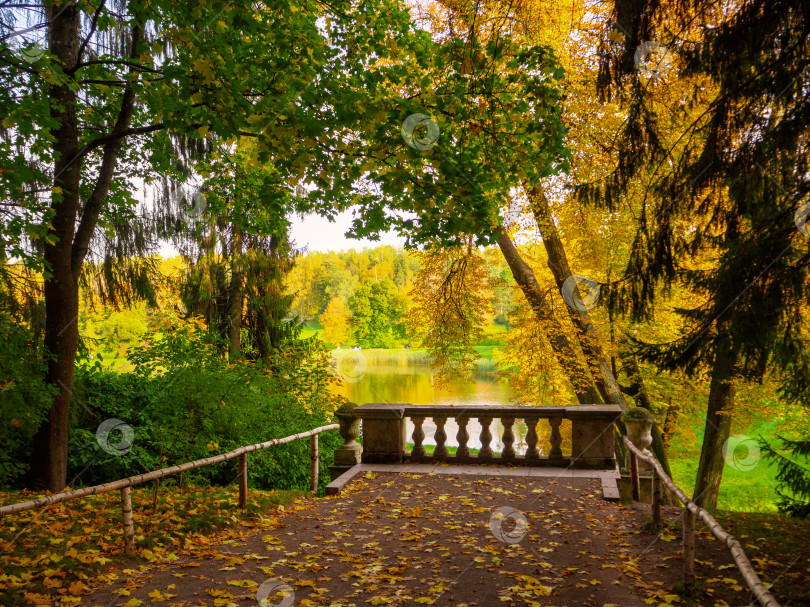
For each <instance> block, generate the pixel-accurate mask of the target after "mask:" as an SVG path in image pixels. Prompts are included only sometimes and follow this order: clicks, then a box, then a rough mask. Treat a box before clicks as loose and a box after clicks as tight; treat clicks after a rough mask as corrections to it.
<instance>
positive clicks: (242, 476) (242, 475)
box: [238, 453, 248, 510]
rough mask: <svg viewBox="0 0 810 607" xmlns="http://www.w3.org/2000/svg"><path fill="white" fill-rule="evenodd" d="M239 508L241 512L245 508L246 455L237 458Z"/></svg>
mask: <svg viewBox="0 0 810 607" xmlns="http://www.w3.org/2000/svg"><path fill="white" fill-rule="evenodd" d="M238 479H239V507H240V508H241V509H242V510H245V509H246V508H247V498H248V486H247V453H242V454H241V455H240V456H239V473H238Z"/></svg>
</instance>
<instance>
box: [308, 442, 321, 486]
mask: <svg viewBox="0 0 810 607" xmlns="http://www.w3.org/2000/svg"><path fill="white" fill-rule="evenodd" d="M309 447H310V449H309V458H310V461H311V463H312V473H311V475H310V488H311V489H312V493H313V494H315V495H317V493H318V467H319V464H318V435H317V434H313V435H312V436H311V437H310V438H309Z"/></svg>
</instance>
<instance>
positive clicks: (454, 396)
mask: <svg viewBox="0 0 810 607" xmlns="http://www.w3.org/2000/svg"><path fill="white" fill-rule="evenodd" d="M495 379H496V377H495V375H491V374H478V375H476V376H475V378H474V381H473V382H461V381H456V382H452V383H450V384H447V385H444V386H442V387H441V388H439V387H437V386H436V385H435V383H434V381H433V374H432V373H431V371H430V367H428V366H426V365H403V364H399V365H391V364H375V363H369V364H368V367H367V369H366V371H365V374H364V375H363V377H362V379H360V381H357V382H355V383H347V382H344V383H343V385H341V386H339V387H336V388H335V391H336V392H337V393H338V394H341V395H343V396H345V397H346V398H348V399H349V400H350V401H352V402H354V403H357V404H358V405H362V404H365V403H408V404H413V405H452V406H455V407H462V408H463V406H464V405H490V406H499V405H509V404H512V403H511V402H510V399H511V398H512V395H513V393H512V390H511V389H510V388H509V386H508V385H507V384H506V383H503V382H496V381H495ZM542 426H543V424H542V423H541V424H539V427H538V434H540V436H541V437H542V436H543V429H542ZM444 428H445V433H446V434H447V440H446V441H445V444H446V445H447V446H448V447H457V446H458V442H457V440H456V433H457V432H458V425H457V424H456V422H455V420H453V419H448V420H447V422H446V423H445V426H444ZM512 428H513V431H514V435H515V444H514V448H515V451H516V452H517V453H518V454H524V453H525V452H526V432H527V427H526V423H525V422H523V421H518V422H516V423H515V424H514V426H512ZM490 429H491V432H492V441H491V443H490V447H491V448H492V450H493V451H496V452H499V451H501V449H503V441H502V438H503V425H502V424H501V422H500V420H494V421H493V423H492V425H491V426H490ZM422 430H423V431H424V433H425V440H424V441H423V444H425V445H435V444H436V440H435V436H434V435H435V433H436V425H435V424H434V423H433V420H432V419H430V418H428V419H426V420H425V422H424V423H423V424H422ZM467 433H468V434H469V435H470V439H469V440H468V441H467V445H468V446H469V447H470V448H471V449H480V448H481V441H480V439H479V437H480V434H481V425H480V424H479V423H478V420H476V419H471V420H470V421H469V422H468V423H467ZM406 436H407V437H408V442H413V438H412V436H413V423H412V422H411V421H410V420H407V421H406ZM540 445H541V454H542V450H543V449H542V445H543V442H542V441H541V442H540Z"/></svg>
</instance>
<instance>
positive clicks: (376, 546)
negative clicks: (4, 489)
mask: <svg viewBox="0 0 810 607" xmlns="http://www.w3.org/2000/svg"><path fill="white" fill-rule="evenodd" d="M503 507H509V508H513V509H515V510H517V511H519V512H521V513H524V515H525V517H526V520H527V523H528V524H527V526H526V528H525V530H524V529H523V527H522V525H521V523H520V521H519V520H518V521H517V522H516V520H515V517H517V518H518V519H519V518H520V515H519V514H517V513H516V514H514V515H513V516H511V517H510V516H507V517H506V518H505V519H503V520H501V519H500V518H499V515H498V514H495V513H496V511H499V509H501V508H503ZM647 510H648V507H647V506H644V505H640V506H638V508H634V507H628V506H620V505H616V504H612V503H609V502H606V501H604V500H603V499H602V496H601V485H600V482H599V481H598V480H594V479H581V478H565V479H563V478H560V479H557V480H553V479H549V478H533V477H532V478H530V477H523V478H520V477H510V476H469V475H436V474H407V473H399V474H395V473H374V472H369V473H367V474H365V475H363V476H358V477H356V478H355V480H353V481H352V483H351V484H350V485H349V486H348V488H347V491H346V492H344V493H343V494H341V495H339V496H334V497H330V498H325V499H319V500H303V501H302V503H300V504H298V505H297V506H296V507H294V508H289V509H288V510H286V511H285V512H283V513H281V514H280V515H279V516H278V517H275V518H270V519H268V520H267V521H266V523H267V525H266V526H265V528H261V529H256V530H253V531H252V532H251V533H248V534H246V535H245V537H244V538H243V539H242V540H238V541H237V540H234V541H232V542H226V543H223V544H219V545H212V546H211V547H210V548H209V549H208V550H204V551H202V552H200V551H199V550H198V551H197V552H196V553H195V554H192V555H183V556H181V558H180V560H178V561H177V562H174V563H171V564H153V565H151V566H142V567H140V568H136V569H133V570H130V571H129V573H130V575H129V576H123V575H122V576H120V577H119V578H118V579H116V580H113V579H110V580H109V582H110V586H109V587H108V588H106V589H103V590H99V591H97V592H95V593H93V594H91V595H89V596H85V597H83V599H84V600H83V601H82V604H85V605H100V606H102V607H108V606H112V605H125V604H127V603H129V604H130V605H139V604H140V602H139V601H143V602H144V603H145V604H153V603H154V604H164V605H167V604H168V605H211V606H215V607H225V606H228V605H249V604H253V605H255V604H256V600H257V592H258V593H259V596H260V598H261V597H264V596H267V594H268V592H269V597H268V598H267V601H266V602H265V605H285V606H286V605H332V606H338V605H341V606H349V605H357V606H362V605H420V604H424V605H442V606H445V605H446V606H450V605H452V606H454V607H463V606H464V605H467V606H469V607H473V606H478V607H490V606H494V605H504V606H511V605H517V606H523V605H528V606H529V607H535V606H538V605H543V606H551V605H556V606H570V607H579V606H590V605H595V606H598V607H602V606H604V605H621V606H622V607H632V606H634V605H639V606H644V605H660V604H663V605H666V604H675V603H681V602H682V601H681V600H680V597H678V596H677V595H676V594H675V592H674V590H673V588H674V587H675V586H676V584H677V583H678V581H679V577H680V570H681V561H680V556H679V550H680V542H679V539H680V538H679V534H678V528H677V527H673V528H672V529H671V530H670V531H666V532H664V533H661V534H655V533H651V532H640V531H639V529H640V527H641V525H642V524H643V523H644V521H645V519H646V518H647ZM501 512H503V511H501ZM678 512H679V511H678V510H676V509H667V517H668V518H669V519H674V518H675V517H676V516H677V513H678ZM493 514H495V515H494V517H493ZM499 525H500V526H499ZM496 535H500V536H501V537H502V538H503V540H505V541H502V540H501V539H498V538H497V537H496ZM518 539H519V540H520V541H517V540H518ZM697 558H698V570H697V572H698V576H699V583H700V584H702V585H703V587H704V588H708V589H709V591H710V593H704V594H703V596H702V598H701V599H700V600H699V601H698V604H703V605H721V606H722V605H727V604H728V605H747V604H748V603H749V600H748V593H747V592H745V591H744V590H743V587H742V586H743V584H742V582H741V579H740V577H739V575H738V574H737V571H736V568H735V567H734V566H733V565H731V559H730V557H729V556H728V554H727V551H726V550H725V548H724V547H723V546H721V545H720V543H719V542H717V541H714V540H713V539H712V538H710V537H709V536H707V535H706V534H705V533H701V534H700V535H699V536H698V545H697ZM282 583H283V584H287V585H288V586H289V587H290V588H291V589H292V590H293V591H294V597H292V596H290V597H289V598H286V599H285V598H284V596H283V595H282V594H275V591H276V590H279V589H283V586H280V584H282ZM288 594H289V593H288ZM724 601H725V602H724Z"/></svg>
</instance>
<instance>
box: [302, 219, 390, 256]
mask: <svg viewBox="0 0 810 607" xmlns="http://www.w3.org/2000/svg"><path fill="white" fill-rule="evenodd" d="M290 219H291V221H292V225H291V226H290V238H291V239H292V241H293V242H294V243H295V246H296V247H299V248H300V247H306V248H307V251H321V252H325V251H347V250H349V249H358V250H359V249H363V248H365V247H376V246H380V245H392V246H395V247H402V246H404V245H405V239H404V238H402V237H401V236H398V235H397V234H396V233H394V232H387V233H385V234H381V235H380V240H379V241H371V240H366V239H363V240H356V239H354V238H346V236H345V235H344V234H345V233H346V230H348V229H349V227H350V226H351V223H352V213H351V211H350V210H349V211H345V212H343V213H340V214H339V215H338V216H337V219H336V220H335V222H334V223H333V222H330V221H329V220H328V219H326V218H324V217H321V216H319V215H314V214H313V215H307V216H305V217H304V219H303V220H302V219H301V217H300V216H296V217H291V218H290Z"/></svg>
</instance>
